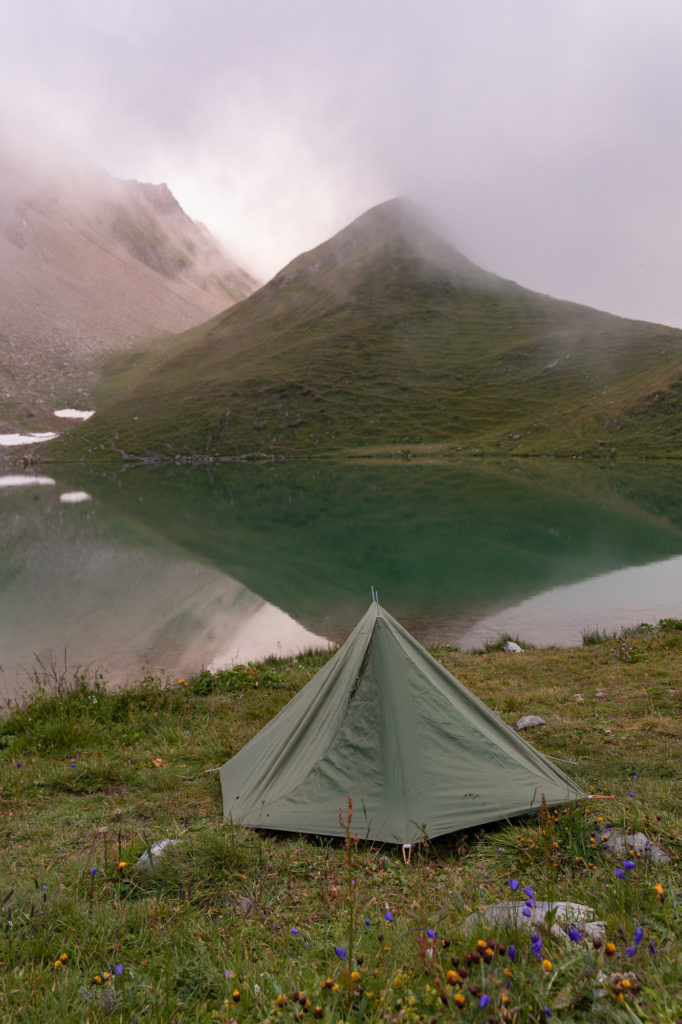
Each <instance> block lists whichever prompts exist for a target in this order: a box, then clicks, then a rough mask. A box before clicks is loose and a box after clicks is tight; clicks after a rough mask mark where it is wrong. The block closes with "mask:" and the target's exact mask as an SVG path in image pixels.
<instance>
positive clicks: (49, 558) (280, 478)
mask: <svg viewBox="0 0 682 1024" xmlns="http://www.w3.org/2000/svg"><path fill="white" fill-rule="evenodd" d="M37 475H38V474H36V476H37ZM40 475H41V476H42V477H43V478H44V479H43V482H42V483H38V482H34V481H31V482H30V483H24V482H22V481H17V480H14V481H13V482H12V483H11V484H10V483H8V480H7V478H5V481H4V483H3V481H2V480H0V547H1V551H2V560H1V562H0V666H1V668H0V696H5V697H6V696H11V695H14V694H16V693H17V691H19V690H21V689H26V688H27V687H28V685H29V684H30V681H31V678H32V676H33V674H34V670H36V669H38V671H39V672H41V671H43V669H42V668H41V665H42V666H44V667H45V668H47V669H48V672H49V673H52V672H54V673H59V672H61V671H62V670H63V669H64V668H65V666H66V668H67V674H68V673H69V672H72V671H73V666H80V667H81V668H82V669H83V668H85V667H86V666H87V667H90V668H91V669H93V670H101V671H102V673H103V675H104V677H105V678H106V679H107V680H108V681H110V682H112V683H121V682H125V681H127V680H131V679H135V678H139V677H140V676H141V674H142V672H143V671H145V670H146V669H149V670H151V671H153V672H155V673H159V672H163V673H165V674H166V675H167V676H168V677H169V678H178V677H182V676H184V675H187V674H189V673H190V672H192V671H195V670H197V669H199V668H201V667H202V666H207V667H218V666H222V665H228V664H233V663H235V662H236V661H246V660H250V659H254V658H260V657H264V656H266V655H267V654H270V653H275V654H278V653H281V654H288V653H295V652H296V651H298V650H300V649H302V648H303V647H305V646H308V645H311V644H323V643H325V642H329V641H331V642H340V641H342V640H343V639H345V637H346V636H347V635H348V633H349V632H350V630H351V629H352V628H353V626H354V625H355V623H356V622H357V619H358V618H359V617H360V616H361V615H362V613H363V612H364V610H365V609H366V607H367V605H368V604H369V601H370V587H371V586H374V587H376V588H377V589H378V591H379V596H380V600H381V602H382V604H383V605H384V606H385V607H386V608H387V609H388V610H389V611H390V612H391V613H392V614H393V615H395V616H396V617H397V618H399V619H400V620H401V622H402V623H403V624H404V625H405V626H406V627H407V628H408V629H409V630H410V631H411V632H412V633H414V635H415V636H416V637H417V638H418V639H419V640H421V641H422V642H423V643H426V644H436V643H448V644H452V645H459V646H465V647H471V646H482V645H483V644H484V643H485V642H486V641H488V640H494V639H496V638H497V637H498V636H499V635H500V634H501V633H503V632H509V633H511V634H512V635H518V636H519V637H520V638H521V639H522V640H527V641H530V642H533V643H536V644H559V645H569V644H576V643H580V641H581V633H582V631H583V630H584V629H590V628H594V627H599V628H601V629H608V630H612V629H617V628H618V627H619V626H620V625H633V624H636V623H639V622H642V621H649V622H655V621H657V620H658V619H659V618H663V617H668V616H669V617H676V618H677V617H682V479H681V478H682V473H681V472H680V470H679V469H678V466H677V465H676V464H666V463H657V464H643V465H636V466H635V465H633V466H630V465H621V464H609V465H605V466H596V465H592V464H590V465H586V464H583V463H581V462H580V461H578V460H574V461H553V460H549V459H546V460H522V461H516V462H509V463H505V464H502V463H495V462H492V461H491V462H475V463H474V462H470V463H464V464H463V463H456V464H452V465H451V464H443V463H439V464H437V465H423V464H420V465H414V464H412V463H407V462H406V463H399V464H396V463H392V464H390V465H388V464H377V463H362V462H360V463H353V464H335V463H315V464H304V465H298V464H275V465H267V466H255V465H234V464H229V465H222V466H218V467H214V466H211V467H201V468H196V467H195V468H190V467H166V468H161V469H158V468H157V469H153V470H152V469H146V468H142V467H135V468H128V469H124V470H123V469H122V470H117V471H114V470H104V469H89V468H83V467H56V468H55V470H54V471H53V470H52V469H50V471H49V472H45V471H41V474H40ZM51 481H52V482H51Z"/></svg>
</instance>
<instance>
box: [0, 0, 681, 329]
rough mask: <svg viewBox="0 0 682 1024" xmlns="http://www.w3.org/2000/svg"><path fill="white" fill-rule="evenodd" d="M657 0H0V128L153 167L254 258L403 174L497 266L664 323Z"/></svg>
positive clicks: (345, 214) (673, 317)
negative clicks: (246, 0) (111, 0)
mask: <svg viewBox="0 0 682 1024" xmlns="http://www.w3.org/2000/svg"><path fill="white" fill-rule="evenodd" d="M681 34H682V7H681V6H680V5H679V3H678V2H677V0H649V2H648V3H646V4H645V3H644V2H643V0H641V2H635V0H599V3H597V4H595V3H594V2H593V0H571V2H570V3H568V4H561V5H559V4H554V3H550V2H548V0H516V2H514V3H512V2H511V0H420V2H417V0H390V2H389V0H370V2H369V3H367V0H364V2H363V3H360V2H359V0H346V2H344V3H343V4H340V3H336V2H332V3H328V4H320V3H319V0H315V2H312V0H289V2H287V3H284V2H282V0H258V2H257V3H253V4H249V5H247V4H236V3H230V4H225V3H222V2H220V0H192V2H191V3H190V2H189V0H163V2H161V0H135V2H133V0H119V2H118V3H117V4H115V5H112V4H108V3H106V4H105V3H104V2H102V0H88V2H85V0H62V2H60V3H59V4H58V5H57V4H54V3H52V0H4V3H3V31H2V39H1V41H0V58H1V59H0V87H1V88H0V96H2V99H1V100H0V129H2V131H3V137H4V138H5V139H8V138H9V137H10V136H12V135H14V136H19V137H21V138H22V139H24V140H27V141H28V140H30V141H31V143H32V145H33V146H34V148H35V151H36V153H37V156H36V159H37V160H39V161H43V162H45V163H46V164H52V163H55V162H57V161H58V160H59V159H61V157H59V156H58V155H57V154H58V153H63V152H70V153H72V154H73V155H75V156H76V157H77V159H84V160H87V161H91V162H93V163H95V164H97V165H99V166H101V167H103V168H105V169H106V170H108V171H109V172H111V173H112V174H115V175H117V176H121V177H134V178H137V179H139V180H146V181H156V182H159V181H166V182H167V183H168V185H169V187H170V188H171V189H172V191H173V192H174V193H175V195H176V196H177V198H178V199H179V200H180V202H181V203H182V205H183V206H184V208H185V209H186V211H187V212H188V213H189V214H190V216H192V217H194V218H195V219H198V220H201V221H203V222H204V223H206V224H207V226H208V227H209V228H210V229H211V230H212V231H213V232H214V234H216V235H217V237H218V238H219V239H220V240H221V241H222V242H223V243H224V245H225V246H226V248H227V249H228V251H229V252H230V253H231V254H232V255H233V256H234V257H235V258H236V259H238V260H240V261H241V262H243V263H244V264H245V265H246V266H247V267H248V269H250V270H251V271H252V272H254V273H255V274H256V275H257V276H259V277H260V278H261V279H266V278H267V277H269V276H271V275H272V274H273V273H274V272H275V271H276V270H277V269H279V268H280V267H281V266H283V265H284V264H285V263H287V262H288V261H289V260H290V259H292V258H293V257H294V256H296V255H297V254H298V253H299V252H301V251H303V250H306V249H309V248H311V247H313V246H314V245H316V244H318V243H319V242H321V241H323V240H324V239H325V238H326V237H328V236H329V235H330V234H332V233H333V232H335V231H337V230H339V229H340V228H342V227H343V226H344V225H345V224H346V223H347V222H348V221H349V220H351V219H353V218H354V217H356V216H358V215H359V214H361V213H362V212H363V211H364V210H365V209H366V208H368V207H369V206H371V205H373V204H375V203H378V202H382V201H383V200H385V199H388V198H391V197H392V196H394V195H399V194H400V195H409V196H411V197H412V198H413V199H415V200H416V201H417V202H420V203H423V204H425V205H426V206H427V207H428V208H429V209H430V210H431V211H432V212H433V214H434V215H435V217H436V219H437V221H438V224H439V226H440V229H441V231H442V233H443V234H444V235H446V237H447V238H448V239H449V240H451V241H452V242H453V243H454V244H455V245H457V247H458V248H460V249H461V250H462V251H463V252H464V253H465V254H466V255H467V256H468V257H469V258H470V259H472V260H474V261H475V262H477V263H479V264H480V265H482V266H484V267H485V268H486V269H489V270H492V271H494V272H495V273H498V274H500V275H502V276H504V277H510V278H512V279H514V280H516V281H518V282H519V283H520V284H523V285H525V286H527V287H530V288H534V289H536V290H538V291H541V292H545V293H548V294H551V295H555V296H557V297H560V298H567V299H573V300H575V301H578V302H583V303H587V304H589V305H592V306H595V307H597V308H599V309H604V310H608V311H609V312H613V313H618V314H621V315H623V316H628V317H636V318H641V319H646V320H653V321H658V322H662V323H666V324H670V325H674V326H679V327H682V292H680V289H679V285H678V278H679V264H680V246H681V243H680V239H681V238H682V203H680V201H679V189H680V185H679V182H680V180H682V176H681V171H682V133H681V132H680V130H679V110H680V109H681V107H682V104H681V101H682V62H681V61H680V60H679V46H680V36H681Z"/></svg>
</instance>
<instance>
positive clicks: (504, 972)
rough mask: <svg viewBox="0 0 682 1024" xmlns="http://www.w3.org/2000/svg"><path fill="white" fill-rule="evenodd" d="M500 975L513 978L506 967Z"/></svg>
mask: <svg viewBox="0 0 682 1024" xmlns="http://www.w3.org/2000/svg"><path fill="white" fill-rule="evenodd" d="M502 973H503V974H504V975H505V977H507V978H513V977H514V975H513V974H512V972H511V971H510V970H509V968H508V967H505V969H504V971H503V972H502Z"/></svg>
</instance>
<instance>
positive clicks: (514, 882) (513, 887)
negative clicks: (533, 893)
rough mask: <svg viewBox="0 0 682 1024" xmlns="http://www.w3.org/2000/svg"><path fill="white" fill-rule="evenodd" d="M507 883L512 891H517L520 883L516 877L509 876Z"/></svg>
mask: <svg viewBox="0 0 682 1024" xmlns="http://www.w3.org/2000/svg"><path fill="white" fill-rule="evenodd" d="M507 884H508V886H509V888H510V889H511V891H512V892H517V890H518V888H519V884H520V883H519V880H518V878H510V879H509V882H508V883H507Z"/></svg>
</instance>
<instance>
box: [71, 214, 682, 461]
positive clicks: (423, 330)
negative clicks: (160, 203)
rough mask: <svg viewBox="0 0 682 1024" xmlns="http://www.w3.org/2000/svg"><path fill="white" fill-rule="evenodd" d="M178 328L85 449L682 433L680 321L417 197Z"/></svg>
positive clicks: (491, 445) (277, 449)
mask: <svg viewBox="0 0 682 1024" xmlns="http://www.w3.org/2000/svg"><path fill="white" fill-rule="evenodd" d="M171 344H172V349H173V352H174V354H173V355H172V356H171V357H170V358H168V359H167V360H166V361H165V362H164V363H163V364H162V365H160V366H159V365H158V364H157V365H154V366H153V367H152V366H150V365H146V366H145V365H142V364H141V365H140V366H138V367H137V368H136V371H135V372H134V373H129V374H128V376H127V377H126V378H125V380H123V379H121V381H120V382H119V383H120V384H121V386H122V388H123V385H124V384H125V387H124V388H123V389H122V390H121V392H120V393H119V395H118V396H117V397H116V399H115V400H113V401H112V402H111V403H110V404H109V405H107V406H106V407H104V408H102V409H101V412H100V413H99V414H98V415H97V416H95V417H94V418H93V419H92V420H91V421H89V422H88V423H87V424H85V425H84V426H83V427H82V428H77V429H76V431H75V432H74V434H73V435H72V437H73V444H74V445H75V447H74V448H73V452H74V454H76V453H79V454H83V453H86V454H87V455H88V456H90V457H99V456H101V455H102V454H106V453H107V452H118V453H122V454H124V455H130V456H136V457H139V456H146V457H171V458H173V457H174V458H178V457H180V458H183V457H186V458H188V459H204V458H216V457H217V458H220V457H228V458H235V457H263V456H265V457H274V458H277V457H284V456H288V457H296V456H308V455H311V454H331V453H338V454H349V453H354V454H373V455H377V454H389V453H392V454H394V453H396V452H401V453H403V454H421V455H423V454H448V453H454V452H459V451H461V452H490V453H516V454H531V453H545V452H554V453H557V454H577V453H584V452H593V451H603V450H607V451H610V450H615V451H624V452H629V453H631V454H671V453H673V452H675V450H676V448H677V446H678V445H679V443H680V441H682V425H681V421H680V415H679V412H680V399H679V389H680V386H681V382H682V331H679V330H675V329H672V328H667V327H662V326H659V325H655V324H647V323H640V322H637V321H632V320H625V319H622V318H620V317H615V316H611V315H609V314H607V313H602V312H599V311H597V310H594V309H590V308H588V307H586V306H580V305H577V304H575V303H571V302H565V301H561V300H558V299H553V298H549V297H547V296H544V295H539V294H537V293H535V292H532V291H529V290H527V289H525V288H522V287H521V286H520V285H518V284H515V283H514V282H511V281H507V280H503V279H501V278H499V277H497V276H495V275H494V274H491V273H489V272H487V271H485V270H482V269H481V268H479V267H477V266H475V265H474V264H473V263H471V262H470V261H469V260H468V259H466V257H465V256H463V255H462V254H461V253H459V252H458V251H457V250H456V249H454V248H453V247H452V246H451V245H449V244H448V243H447V242H446V241H444V240H443V239H442V238H441V237H440V236H439V235H438V233H437V232H436V231H435V230H433V229H432V228H431V227H430V226H429V225H428V224H427V223H426V222H425V220H424V218H423V216H422V214H421V213H420V211H419V210H418V209H417V208H416V207H415V206H414V205H413V204H412V203H410V202H409V201H407V200H405V199H396V200H391V201H389V202H387V203H384V204H382V205H380V206H377V207H375V208H373V209H371V210H369V211H368V212H367V213H365V214H364V215H363V216H361V217H360V218H358V219H357V220H356V221H354V222H353V223H352V224H350V225H349V226H348V227H346V228H345V229H344V230H343V231H341V232H339V233H338V234H337V235H335V236H334V237H333V238H331V239H330V240H329V241H327V242H324V243H323V244H322V245H320V246H318V247H317V248H315V249H313V250H312V251H311V252H308V253H304V254H303V255H301V256H299V257H298V258H297V259H295V260H294V261H293V262H292V263H290V264H289V265H288V266H287V267H285V268H284V269H283V270H282V271H280V272H279V273H278V274H276V275H275V277H274V278H273V279H272V280H271V281H270V282H269V283H268V284H266V285H265V286H264V287H262V288H261V289H259V291H257V292H256V293H254V294H253V295H252V296H250V297H249V298H248V299H247V300H245V301H244V302H241V303H239V305H237V306H235V307H233V308H232V309H229V310H227V311H226V312H224V313H222V314H221V315H219V316H217V317H215V318H214V319H213V320H211V321H209V322H207V323H205V324H203V325H201V326H200V327H197V328H195V329H193V330H192V331H189V332H187V333H185V334H184V335H183V336H181V337H178V338H175V339H173V341H172V343H171ZM152 371H153V372H152Z"/></svg>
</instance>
